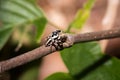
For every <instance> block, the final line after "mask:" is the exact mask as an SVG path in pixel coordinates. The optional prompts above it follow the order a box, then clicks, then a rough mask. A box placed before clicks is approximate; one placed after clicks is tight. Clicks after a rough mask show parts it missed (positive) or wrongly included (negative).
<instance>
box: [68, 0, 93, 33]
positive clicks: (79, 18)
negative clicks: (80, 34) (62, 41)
mask: <svg viewBox="0 0 120 80" xmlns="http://www.w3.org/2000/svg"><path fill="white" fill-rule="evenodd" d="M94 3H95V0H88V1H87V2H86V3H85V5H84V7H83V8H82V9H80V10H78V12H77V14H76V17H75V19H74V20H73V22H72V23H71V24H70V26H69V27H68V32H69V31H70V29H71V28H76V29H81V28H82V27H83V25H84V24H85V22H86V21H87V19H88V18H89V16H90V12H91V9H92V7H93V4H94Z"/></svg>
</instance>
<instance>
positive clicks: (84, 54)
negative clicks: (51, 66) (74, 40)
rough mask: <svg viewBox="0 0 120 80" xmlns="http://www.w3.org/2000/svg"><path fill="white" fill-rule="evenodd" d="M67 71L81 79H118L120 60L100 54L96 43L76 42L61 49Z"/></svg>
mask: <svg viewBox="0 0 120 80" xmlns="http://www.w3.org/2000/svg"><path fill="white" fill-rule="evenodd" d="M61 56H62V58H63V61H64V62H65V64H66V66H67V68H68V69H69V73H70V74H71V75H72V76H73V77H75V78H77V79H80V80H81V79H82V80H119V79H120V77H119V74H120V69H119V67H120V60H118V59H116V58H111V57H109V56H106V55H104V54H102V52H101V50H100V47H99V45H98V44H97V43H82V44H76V45H74V46H73V47H71V48H68V49H65V50H63V51H61Z"/></svg>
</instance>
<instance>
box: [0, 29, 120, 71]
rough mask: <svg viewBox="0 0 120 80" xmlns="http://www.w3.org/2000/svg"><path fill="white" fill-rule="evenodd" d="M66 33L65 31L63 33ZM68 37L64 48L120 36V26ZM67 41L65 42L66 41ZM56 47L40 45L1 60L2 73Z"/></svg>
mask: <svg viewBox="0 0 120 80" xmlns="http://www.w3.org/2000/svg"><path fill="white" fill-rule="evenodd" d="M63 34H64V33H63ZM64 35H65V36H66V37H67V41H66V42H69V44H68V45H67V46H66V45H64V46H63V48H66V47H70V46H71V44H72V45H73V44H76V43H82V42H89V41H98V40H103V39H111V38H117V37H120V28H115V29H112V30H106V31H100V32H90V33H84V34H74V35H71V34H66V33H65V34H64ZM66 42H65V43H66ZM55 51H56V49H55V48H54V47H52V51H51V48H50V47H45V45H43V46H40V47H38V48H36V49H34V50H32V51H29V52H26V53H24V54H22V55H19V56H17V57H14V58H11V59H8V60H5V61H1V62H0V73H2V72H4V71H6V70H10V69H12V68H15V67H17V66H20V65H23V64H26V63H28V62H30V61H32V60H35V59H38V58H42V57H43V56H45V55H48V54H50V53H52V52H55Z"/></svg>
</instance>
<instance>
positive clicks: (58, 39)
mask: <svg viewBox="0 0 120 80" xmlns="http://www.w3.org/2000/svg"><path fill="white" fill-rule="evenodd" d="M65 41H66V38H65V37H64V36H63V35H62V31H61V30H55V31H53V32H52V33H51V34H50V35H49V36H48V37H47V41H46V44H45V46H46V47H48V46H51V47H52V46H54V47H55V49H56V50H58V49H62V48H63V43H64V42H65Z"/></svg>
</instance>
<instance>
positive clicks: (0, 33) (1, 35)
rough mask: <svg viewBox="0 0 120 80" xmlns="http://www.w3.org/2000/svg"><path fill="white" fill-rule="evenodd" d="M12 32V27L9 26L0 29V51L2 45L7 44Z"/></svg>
mask: <svg viewBox="0 0 120 80" xmlns="http://www.w3.org/2000/svg"><path fill="white" fill-rule="evenodd" d="M12 31H13V27H11V26H10V25H5V26H4V27H0V50H1V49H2V48H3V46H4V44H5V43H6V42H7V40H8V38H9V37H10V35H11V33H12Z"/></svg>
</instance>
